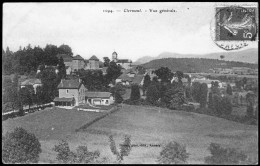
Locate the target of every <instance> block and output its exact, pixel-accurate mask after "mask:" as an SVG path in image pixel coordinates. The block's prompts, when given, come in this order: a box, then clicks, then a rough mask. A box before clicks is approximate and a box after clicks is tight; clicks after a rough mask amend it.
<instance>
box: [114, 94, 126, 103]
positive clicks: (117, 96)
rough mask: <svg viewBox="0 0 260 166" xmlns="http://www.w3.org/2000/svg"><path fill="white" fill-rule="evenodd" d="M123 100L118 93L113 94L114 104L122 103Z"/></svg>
mask: <svg viewBox="0 0 260 166" xmlns="http://www.w3.org/2000/svg"><path fill="white" fill-rule="evenodd" d="M123 100H124V99H123V98H122V96H121V95H120V93H119V92H115V103H122V102H123Z"/></svg>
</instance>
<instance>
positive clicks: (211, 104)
mask: <svg viewBox="0 0 260 166" xmlns="http://www.w3.org/2000/svg"><path fill="white" fill-rule="evenodd" d="M208 108H210V109H214V105H213V96H212V92H209V103H208Z"/></svg>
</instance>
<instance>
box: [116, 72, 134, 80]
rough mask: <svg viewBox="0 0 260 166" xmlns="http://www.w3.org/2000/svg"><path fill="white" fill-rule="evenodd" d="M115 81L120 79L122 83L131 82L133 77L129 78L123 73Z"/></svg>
mask: <svg viewBox="0 0 260 166" xmlns="http://www.w3.org/2000/svg"><path fill="white" fill-rule="evenodd" d="M117 79H122V80H123V81H132V80H133V77H129V76H128V75H127V74H126V73H123V74H121V75H120V76H119V77H118V78H117Z"/></svg>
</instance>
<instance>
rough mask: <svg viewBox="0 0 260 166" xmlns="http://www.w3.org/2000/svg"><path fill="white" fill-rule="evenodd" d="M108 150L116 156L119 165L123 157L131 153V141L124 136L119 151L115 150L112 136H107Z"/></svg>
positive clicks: (128, 137)
mask: <svg viewBox="0 0 260 166" xmlns="http://www.w3.org/2000/svg"><path fill="white" fill-rule="evenodd" d="M109 142H110V150H111V152H112V153H113V154H114V155H116V158H117V161H118V162H119V163H121V162H122V161H123V159H124V157H125V156H128V155H129V153H130V151H131V139H130V136H127V135H126V136H125V139H124V142H123V144H120V151H118V150H117V148H116V143H115V141H114V138H113V136H112V135H110V136H109Z"/></svg>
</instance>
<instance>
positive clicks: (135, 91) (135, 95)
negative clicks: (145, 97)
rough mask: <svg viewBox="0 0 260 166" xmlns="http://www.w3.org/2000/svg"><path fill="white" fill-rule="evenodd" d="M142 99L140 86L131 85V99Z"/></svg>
mask: <svg viewBox="0 0 260 166" xmlns="http://www.w3.org/2000/svg"><path fill="white" fill-rule="evenodd" d="M139 99H140V90H139V86H138V85H136V84H134V85H132V86H131V95H130V100H132V101H135V100H139Z"/></svg>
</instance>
